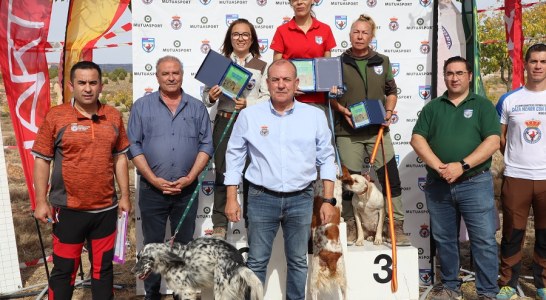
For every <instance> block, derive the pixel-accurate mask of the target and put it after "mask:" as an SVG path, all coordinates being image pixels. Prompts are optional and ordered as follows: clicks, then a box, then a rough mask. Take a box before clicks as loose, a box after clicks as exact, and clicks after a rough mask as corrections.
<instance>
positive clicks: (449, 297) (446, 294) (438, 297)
mask: <svg viewBox="0 0 546 300" xmlns="http://www.w3.org/2000/svg"><path fill="white" fill-rule="evenodd" d="M462 299H463V297H462V296H461V293H459V292H456V291H452V290H450V289H447V288H445V287H444V286H443V285H441V284H440V285H437V286H435V287H434V288H432V290H431V291H430V293H429V300H462Z"/></svg>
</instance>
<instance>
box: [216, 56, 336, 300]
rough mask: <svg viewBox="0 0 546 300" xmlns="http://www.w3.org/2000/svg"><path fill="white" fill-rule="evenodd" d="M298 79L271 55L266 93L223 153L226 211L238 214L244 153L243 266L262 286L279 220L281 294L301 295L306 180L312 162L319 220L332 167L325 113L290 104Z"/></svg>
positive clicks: (331, 211)
mask: <svg viewBox="0 0 546 300" xmlns="http://www.w3.org/2000/svg"><path fill="white" fill-rule="evenodd" d="M298 83H299V79H298V78H297V74H296V67H295V66H294V64H293V63H292V62H290V61H288V60H284V59H281V60H277V61H275V62H273V63H272V64H271V65H270V67H269V69H268V78H267V86H268V88H269V93H270V94H271V99H270V100H269V101H266V102H262V103H259V104H256V105H254V106H251V107H248V108H246V109H244V110H243V111H241V114H240V115H239V117H238V119H237V122H236V123H235V125H234V128H233V132H232V134H231V138H230V140H229V143H228V148H227V152H226V165H227V168H226V173H225V181H224V184H225V185H226V186H227V203H226V210H225V213H226V216H227V218H228V220H229V221H231V222H238V221H240V219H241V210H240V206H239V204H238V202H237V185H238V184H239V182H240V181H241V176H242V172H243V169H244V166H245V162H246V159H247V156H248V157H249V158H250V165H249V166H248V169H247V170H246V172H245V178H246V179H247V180H248V181H249V182H250V188H249V192H248V211H247V216H248V243H249V254H248V261H247V264H248V267H249V268H250V269H251V270H252V271H254V273H256V275H257V276H258V277H259V278H260V280H261V281H262V283H264V284H265V277H266V273H267V264H268V263H269V258H270V257H271V250H272V246H273V240H274V239H275V236H276V235H277V231H278V229H279V225H282V228H283V237H284V244H285V249H286V251H285V253H286V261H287V265H288V272H287V278H286V299H291V300H292V299H305V283H306V277H307V241H308V240H309V236H310V231H311V216H312V213H313V194H314V193H313V185H312V183H313V182H314V181H315V179H316V178H317V167H318V168H319V170H320V177H321V179H322V181H323V185H324V195H323V196H324V197H323V198H324V202H323V204H322V206H321V208H320V211H321V219H322V222H323V223H328V222H330V221H331V220H332V218H333V217H334V216H335V214H336V210H335V208H334V206H335V204H336V199H334V198H333V188H334V180H335V178H336V168H335V165H334V148H333V147H332V144H331V132H330V130H329V129H328V124H327V122H326V116H325V115H324V113H323V112H322V111H321V110H320V109H318V108H316V107H313V106H310V105H307V104H304V103H301V102H298V101H296V100H295V99H294V92H295V91H296V90H297V88H298Z"/></svg>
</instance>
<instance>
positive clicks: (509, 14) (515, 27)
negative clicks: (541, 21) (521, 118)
mask: <svg viewBox="0 0 546 300" xmlns="http://www.w3.org/2000/svg"><path fill="white" fill-rule="evenodd" d="M521 20H522V12H521V0H504V28H505V29H506V43H507V45H508V54H509V55H510V59H511V60H512V89H516V88H519V87H520V86H522V85H523V28H522V22H521Z"/></svg>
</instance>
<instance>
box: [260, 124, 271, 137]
mask: <svg viewBox="0 0 546 300" xmlns="http://www.w3.org/2000/svg"><path fill="white" fill-rule="evenodd" d="M261 128H262V129H261V130H260V134H261V135H262V136H267V135H269V128H268V127H267V126H262V127H261Z"/></svg>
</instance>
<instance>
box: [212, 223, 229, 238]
mask: <svg viewBox="0 0 546 300" xmlns="http://www.w3.org/2000/svg"><path fill="white" fill-rule="evenodd" d="M226 232H227V228H226V227H223V226H219V227H214V229H213V230H212V237H215V238H219V239H223V240H225V239H226Z"/></svg>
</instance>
